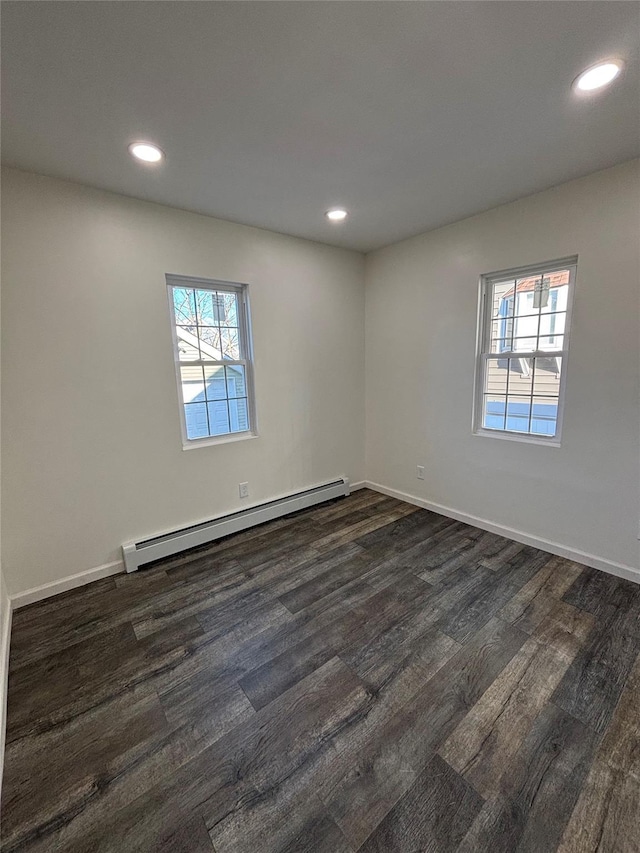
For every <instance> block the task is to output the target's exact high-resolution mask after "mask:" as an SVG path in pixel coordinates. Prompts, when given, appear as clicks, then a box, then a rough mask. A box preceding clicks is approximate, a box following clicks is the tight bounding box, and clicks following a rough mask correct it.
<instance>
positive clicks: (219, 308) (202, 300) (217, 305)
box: [196, 290, 224, 326]
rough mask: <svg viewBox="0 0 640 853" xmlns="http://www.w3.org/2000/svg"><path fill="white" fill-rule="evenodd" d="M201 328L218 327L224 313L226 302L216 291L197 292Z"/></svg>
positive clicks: (197, 307)
mask: <svg viewBox="0 0 640 853" xmlns="http://www.w3.org/2000/svg"><path fill="white" fill-rule="evenodd" d="M196 309H197V312H198V325H199V326H217V325H219V324H220V316H221V314H223V313H224V300H223V298H222V295H221V294H218V293H216V291H215V290H196Z"/></svg>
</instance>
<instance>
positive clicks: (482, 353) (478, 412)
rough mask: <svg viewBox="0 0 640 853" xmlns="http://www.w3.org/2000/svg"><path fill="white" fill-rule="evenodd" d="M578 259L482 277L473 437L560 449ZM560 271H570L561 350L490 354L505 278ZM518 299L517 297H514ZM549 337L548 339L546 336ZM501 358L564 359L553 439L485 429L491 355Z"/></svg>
mask: <svg viewBox="0 0 640 853" xmlns="http://www.w3.org/2000/svg"><path fill="white" fill-rule="evenodd" d="M577 266H578V256H577V255H573V256H571V257H568V258H560V259H559V260H556V261H545V262H544V263H541V264H531V265H530V266H525V267H516V268H514V269H507V270H499V271H497V272H492V273H485V274H484V275H482V276H480V286H479V298H478V325H477V335H476V368H475V376H474V386H473V420H472V431H473V434H474V435H479V436H486V437H488V438H498V439H503V440H504V439H507V440H508V441H520V442H525V443H526V444H540V445H546V446H547V447H560V446H561V437H562V423H563V419H564V400H565V390H566V383H567V366H568V360H569V336H570V333H571V315H572V310H573V298H574V293H575V285H576V273H577ZM561 269H567V270H569V291H568V294H567V309H566V321H565V328H564V333H563V334H564V338H563V346H562V349H558V350H552V351H549V350H536V351H531V352H521V351H517V352H516V351H510V350H509V351H504V352H501V353H499V354H498V353H491V322H492V320H493V319H494V318H493V316H492V314H493V306H492V293H493V287H494V285H495V284H496V283H498V282H503V281H504V280H505V279H510V278H513V279H516V278H528V277H530V276H534V275H544V274H545V273H551V272H557V271H558V270H561ZM514 298H515V294H514ZM547 337H549V336H547ZM496 355H499V357H500V358H509V357H512V358H513V357H518V356H521V357H522V356H524V357H526V358H554V357H561V358H562V371H561V373H560V386H559V389H558V416H557V418H556V432H555V435H552V436H544V435H539V434H533V433H526V432H515V431H514V430H507V429H490V428H487V427H484V426H483V403H484V387H485V373H486V366H487V363H488V361H489V359H490V357H491V356H494V357H495V356H496Z"/></svg>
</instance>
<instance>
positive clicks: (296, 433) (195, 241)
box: [2, 169, 364, 595]
mask: <svg viewBox="0 0 640 853" xmlns="http://www.w3.org/2000/svg"><path fill="white" fill-rule="evenodd" d="M2 191H3V199H2V201H3V215H2V229H3V244H4V245H3V249H4V251H3V257H2V275H3V294H2V296H3V307H2V326H3V328H2V345H3V356H2V364H3V369H4V375H3V384H2V394H3V415H4V422H3V434H2V439H3V457H2V458H3V470H2V473H3V484H2V486H3V494H4V497H3V501H2V509H3V524H2V528H3V532H4V537H3V543H2V545H3V568H4V572H5V575H6V579H7V583H8V586H9V592H10V593H11V594H12V595H14V594H15V593H17V592H21V591H24V590H28V589H30V588H32V587H36V586H39V585H41V584H44V583H47V582H51V581H55V580H57V579H60V578H63V577H66V576H69V575H72V574H74V573H76V572H81V571H84V570H87V569H90V568H92V567H95V566H99V565H102V564H105V563H110V562H112V561H116V560H119V559H120V551H119V546H120V544H121V543H122V542H124V541H126V540H130V539H137V538H139V537H144V536H148V535H153V534H154V533H156V532H158V531H162V530H163V529H167V528H173V527H179V526H181V525H185V524H189V523H192V522H194V521H198V520H202V519H206V518H208V517H211V516H213V515H215V514H218V513H221V512H225V511H228V510H232V509H234V508H237V507H239V506H241V505H242V502H241V501H240V500H239V498H238V483H239V482H241V481H245V480H246V481H248V482H249V484H250V498H249V503H253V502H257V501H260V500H264V499H268V498H270V497H273V496H275V495H278V494H281V493H286V492H289V491H292V490H295V489H298V488H302V487H305V486H308V485H311V484H314V483H318V482H321V481H323V480H326V479H328V478H332V477H334V476H337V475H340V474H346V475H347V476H349V477H350V478H351V479H352V480H361V479H362V478H363V476H364V448H363V441H362V438H363V433H364V281H363V264H364V261H363V257H362V255H360V254H358V253H356V252H349V251H345V250H342V249H334V248H330V247H327V246H323V245H320V244H316V243H311V242H308V241H304V240H299V239H295V238H291V237H286V236H282V235H278V234H273V233H270V232H267V231H262V230H259V229H255V228H249V227H246V226H240V225H235V224H232V223H228V222H223V221H220V220H215V219H211V218H208V217H204V216H199V215H196V214H191V213H186V212H183V211H179V210H175V209H171V208H167V207H162V206H159V205H153V204H148V203H145V202H140V201H135V200H132V199H128V198H124V197H121V196H117V195H113V194H110V193H106V192H101V191H98V190H92V189H89V188H85V187H81V186H79V185H75V184H71V183H67V182H63V181H58V180H54V179H50V178H45V177H40V176H36V175H32V174H29V173H25V172H20V171H16V170H10V169H9V170H4V171H3V186H2ZM166 272H173V273H180V274H183V275H194V276H203V277H209V278H219V279H225V280H230V281H239V282H249V284H250V299H251V311H252V318H253V335H254V349H255V358H256V371H255V372H256V398H257V410H258V421H259V431H260V437H259V438H257V439H252V440H248V441H239V442H237V443H232V444H226V445H219V446H213V447H211V446H210V447H204V448H198V449H196V450H189V451H187V452H185V451H183V450H182V445H181V438H180V423H179V414H178V398H177V390H176V381H175V371H174V366H173V354H172V344H171V334H170V326H169V315H168V306H167V296H166V288H165V279H164V276H165V273H166ZM244 503H245V504H246V503H247V501H246V500H245V501H244Z"/></svg>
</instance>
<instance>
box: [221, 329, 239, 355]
mask: <svg viewBox="0 0 640 853" xmlns="http://www.w3.org/2000/svg"><path fill="white" fill-rule="evenodd" d="M221 345H222V357H223V358H228V359H231V361H237V360H238V359H239V358H240V340H239V337H238V330H237V329H222V338H221Z"/></svg>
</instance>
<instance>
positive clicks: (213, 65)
mask: <svg viewBox="0 0 640 853" xmlns="http://www.w3.org/2000/svg"><path fill="white" fill-rule="evenodd" d="M639 15H640V5H639V4H638V3H637V2H608V0H605V1H604V2H573V0H569V2H562V1H561V0H554V2H544V0H542V2H520V0H516V2H404V0H396V2H389V1H388V2H350V0H349V2H345V0H343V2H43V3H41V2H11V1H10V0H9V2H3V3H2V78H3V79H2V83H3V87H2V88H3V93H2V94H3V121H2V154H3V161H4V162H5V163H8V164H9V165H13V166H17V167H20V168H24V169H30V170H33V171H36V172H41V173H44V174H47V175H55V176H59V177H62V178H69V179H71V180H74V181H80V182H82V183H86V184H90V185H93V186H97V187H103V188H106V189H109V190H114V191H116V192H120V193H124V194H126V195H131V196H135V197H137V198H143V199H149V200H151V201H157V202H161V203H163V204H168V205H173V206H176V207H182V208H186V209H188V210H195V211H199V212H202V213H208V214H211V215H213V216H218V217H221V218H223V219H228V220H232V221H236V222H244V223H248V224H251V225H258V226H261V227H264V228H269V229H272V230H274V231H281V232H285V233H287V234H295V235H299V236H302V237H307V238H310V239H313V240H320V241H322V242H326V243H332V244H334V245H339V246H348V247H351V248H355V249H360V250H364V251H366V250H369V249H372V248H376V247H378V246H381V245H384V244H387V243H391V242H394V241H396V240H399V239H401V238H403V237H407V236H410V235H412V234H416V233H419V232H421V231H425V230H427V229H431V228H435V227H437V226H439V225H443V224H445V223H448V222H453V221H455V220H458V219H461V218H463V217H465V216H469V215H471V214H473V213H476V212H479V211H481V210H485V209H487V208H490V207H494V206H495V205H498V204H501V203H503V202H507V201H510V200H512V199H515V198H519V197H521V196H524V195H527V194H529V193H533V192H536V191H538V190H541V189H545V188H546V187H549V186H553V185H555V184H558V183H561V182H563V181H566V180H569V179H571V178H574V177H578V176H580V175H584V174H587V173H589V172H593V171H595V170H597V169H601V168H605V167H607V166H611V165H614V164H615V163H619V162H622V161H624V160H629V159H631V158H632V157H636V156H638V155H639V154H640V84H639V77H640V72H639V67H640V56H639V30H640V27H639V23H640V22H639ZM610 56H619V57H621V58H623V59H625V60H626V63H627V66H626V71H625V74H624V76H623V78H622V79H619V80H618V81H616V83H614V84H613V85H612V86H611V88H610V89H609V90H606V91H603V92H601V93H599V94H598V95H592V96H591V97H582V98H577V97H576V96H575V95H574V94H573V93H572V92H571V89H570V86H571V82H572V80H573V79H574V77H575V76H576V75H577V74H578V73H579V72H580V71H581V70H583V69H584V68H586V67H587V66H589V65H591V64H593V63H594V62H596V61H598V60H600V59H604V58H608V57H610ZM136 139H148V140H151V141H154V142H156V143H158V144H159V145H160V146H161V147H162V148H163V149H164V150H165V151H166V154H167V158H166V162H165V163H164V164H163V165H162V166H161V167H156V168H149V167H142V166H140V165H138V164H137V163H135V162H134V161H132V159H131V158H130V156H129V154H128V153H127V144H128V143H129V142H131V141H133V140H136ZM337 205H343V206H345V207H346V208H348V210H349V211H350V214H351V215H350V217H349V219H348V221H347V222H346V223H345V224H343V225H331V224H330V223H328V222H327V221H326V220H325V219H324V216H323V212H324V211H325V210H326V209H327V208H328V207H331V206H337Z"/></svg>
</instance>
